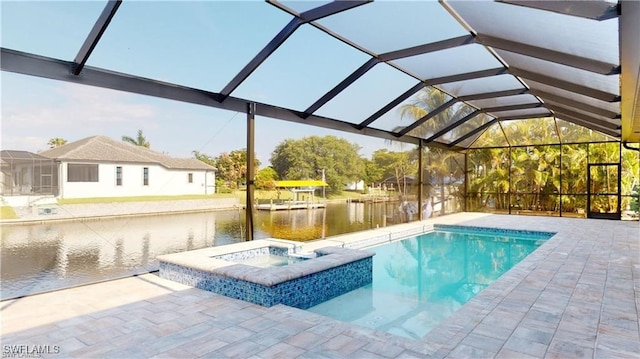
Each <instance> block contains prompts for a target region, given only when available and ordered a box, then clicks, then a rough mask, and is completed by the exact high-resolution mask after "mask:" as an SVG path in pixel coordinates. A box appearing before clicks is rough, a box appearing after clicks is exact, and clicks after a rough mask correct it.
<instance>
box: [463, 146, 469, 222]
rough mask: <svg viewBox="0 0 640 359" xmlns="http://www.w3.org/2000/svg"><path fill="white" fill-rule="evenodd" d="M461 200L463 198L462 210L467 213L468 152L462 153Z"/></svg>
mask: <svg viewBox="0 0 640 359" xmlns="http://www.w3.org/2000/svg"><path fill="white" fill-rule="evenodd" d="M462 198H464V204H463V209H464V211H465V212H467V211H468V207H467V206H468V205H467V203H468V202H469V151H467V152H465V153H464V195H463V196H462Z"/></svg>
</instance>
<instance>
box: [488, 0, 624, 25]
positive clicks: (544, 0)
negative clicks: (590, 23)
mask: <svg viewBox="0 0 640 359" xmlns="http://www.w3.org/2000/svg"><path fill="white" fill-rule="evenodd" d="M496 1H497V2H503V3H507V4H512V5H520V6H524V7H528V8H535V9H539V10H547V11H552V12H555V13H559V14H564V15H570V16H576V17H582V18H585V19H592V20H598V21H602V20H609V19H613V18H616V17H618V16H619V15H620V9H619V7H618V5H617V4H615V3H610V2H607V1H580V2H575V1H549V0H496Z"/></svg>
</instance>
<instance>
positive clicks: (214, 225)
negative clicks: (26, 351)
mask: <svg viewBox="0 0 640 359" xmlns="http://www.w3.org/2000/svg"><path fill="white" fill-rule="evenodd" d="M397 207H398V204H397V203H387V204H384V203H374V204H363V203H328V204H327V208H325V209H314V210H295V211H277V212H269V211H259V212H257V213H256V214H255V219H254V238H255V239H260V238H269V237H274V238H282V239H290V240H296V241H310V240H315V239H320V238H325V237H329V236H333V235H338V234H343V233H350V232H355V231H361V230H366V229H370V228H376V227H384V226H386V225H387V224H393V223H396V222H397V221H398V220H397V219H394V218H398V213H397V212H398V209H397ZM387 222H388V223H387ZM245 230H246V228H245V227H244V212H243V211H239V210H232V211H219V212H206V213H192V214H173V215H163V216H147V217H131V218H119V219H105V220H93V221H74V222H64V223H48V224H33V225H3V226H2V246H1V249H2V250H1V258H0V259H1V261H0V267H1V268H0V278H1V279H2V281H1V298H2V299H8V298H15V297H19V296H24V295H29V294H35V293H40V292H44V291H49V290H54V289H60V288H67V287H72V286H77V285H81V284H87V283H94V282H98V281H102V280H107V279H114V278H120V277H125V276H131V275H134V274H140V273H146V272H150V271H155V270H157V269H158V262H157V261H156V256H158V255H162V254H168V253H175V252H182V251H186V250H191V249H199V248H205V247H211V246H219V245H224V244H229V243H234V242H239V241H243V240H244V238H245Z"/></svg>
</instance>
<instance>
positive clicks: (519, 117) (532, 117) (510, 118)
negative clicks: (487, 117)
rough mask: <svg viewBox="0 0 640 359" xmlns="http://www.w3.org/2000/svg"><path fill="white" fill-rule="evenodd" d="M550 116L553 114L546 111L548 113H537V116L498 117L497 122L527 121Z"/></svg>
mask: <svg viewBox="0 0 640 359" xmlns="http://www.w3.org/2000/svg"><path fill="white" fill-rule="evenodd" d="M550 116H553V113H551V111H548V112H545V113H537V114H533V115H518V116H505V117H498V120H499V121H510V120H528V119H534V118H541V117H550Z"/></svg>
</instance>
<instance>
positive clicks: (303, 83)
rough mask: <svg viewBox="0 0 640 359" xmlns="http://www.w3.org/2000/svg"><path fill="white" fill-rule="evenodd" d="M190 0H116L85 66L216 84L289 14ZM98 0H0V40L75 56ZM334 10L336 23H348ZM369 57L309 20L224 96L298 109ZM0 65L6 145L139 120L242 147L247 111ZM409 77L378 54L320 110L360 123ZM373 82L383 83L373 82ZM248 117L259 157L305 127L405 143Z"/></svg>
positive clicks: (171, 133) (366, 150)
mask: <svg viewBox="0 0 640 359" xmlns="http://www.w3.org/2000/svg"><path fill="white" fill-rule="evenodd" d="M150 4H151V5H152V6H150ZM189 4H190V5H189V6H181V5H180V3H179V2H144V1H129V2H123V3H122V5H121V6H120V8H119V9H118V12H117V13H116V16H115V17H114V19H113V20H112V22H111V24H110V25H109V28H108V29H107V31H106V32H105V34H104V35H103V37H102V39H101V41H100V43H99V44H98V46H97V47H96V48H95V50H94V51H93V53H92V55H91V57H90V58H89V60H88V62H87V66H95V67H100V68H106V69H109V70H113V71H118V72H123V73H128V74H134V75H137V76H142V77H147V78H151V79H156V80H161V81H166V82H171V83H176V84H180V85H185V86H189V87H194V88H198V89H204V90H208V91H214V92H219V91H220V90H221V89H222V88H223V87H224V86H225V85H226V84H227V83H228V82H229V81H230V80H231V79H232V78H233V76H234V75H235V74H236V73H237V72H238V71H240V70H241V69H242V67H243V66H244V65H245V64H246V63H247V62H248V61H249V60H250V59H251V58H252V57H253V56H254V55H255V54H256V53H257V52H258V51H259V50H260V49H262V47H264V46H265V44H267V43H268V42H269V40H271V39H272V38H273V36H275V35H276V34H277V33H278V32H279V31H280V30H281V29H282V28H283V27H284V26H285V25H286V24H287V23H288V22H289V21H290V19H291V16H290V15H288V14H286V13H284V12H282V11H281V10H279V9H276V8H275V7H273V6H271V5H268V4H265V3H262V2H257V1H247V2H213V1H204V2H190V3H189ZM104 5H105V2H103V1H77V2H29V1H27V2H9V1H3V2H2V8H1V13H2V25H1V26H2V47H5V48H9V49H15V50H20V51H26V52H32V53H36V54H39V55H44V56H49V57H53V58H58V59H62V60H66V61H71V60H73V58H74V57H75V55H76V53H77V51H78V49H79V48H80V47H81V45H82V42H83V41H84V38H85V37H86V34H87V33H88V32H89V30H90V29H91V27H92V26H93V23H94V22H95V19H96V18H97V17H98V16H99V14H100V12H101V11H102V9H103V8H104ZM315 5H317V3H316V4H315ZM436 5H437V4H436ZM294 6H307V7H308V6H310V5H309V3H308V2H306V3H295V4H294ZM381 6H386V5H381ZM365 7H366V6H365ZM365 7H363V8H365ZM396 8H397V6H392V7H390V8H389V11H392V10H393V9H396ZM365 15H366V13H365V14H363V15H362V16H365ZM141 19H142V20H141ZM176 19H179V23H178V21H177V20H176ZM332 21H333V22H332V23H331V25H332V26H335V27H336V28H341V27H342V28H345V24H346V23H347V22H346V21H347V20H346V19H345V20H344V21H343V22H342V24H341V19H340V18H337V19H332ZM240 22H242V24H243V25H242V26H238V24H239V23H240ZM346 28H347V29H350V28H349V27H348V26H347V27H346ZM231 29H233V31H231ZM351 31H361V30H351ZM352 35H353V36H358V34H357V33H354V34H352ZM430 36H433V35H430ZM442 36H449V34H444V35H442ZM422 40H423V39H415V41H418V42H419V41H422ZM406 45H408V44H402V46H406ZM409 45H410V44H409ZM385 50H387V49H386V48H385ZM367 60H368V56H367V55H364V54H363V53H361V52H359V51H357V50H354V49H353V48H351V47H349V46H347V45H345V44H343V43H341V42H339V41H335V40H334V39H332V38H330V37H329V36H328V35H326V34H324V33H322V32H319V31H317V30H316V29H314V28H311V27H310V26H307V25H305V26H302V27H301V28H299V29H298V30H297V31H296V32H295V33H294V34H293V35H292V36H291V37H290V38H289V39H288V41H287V42H286V43H285V44H284V45H283V46H281V47H280V48H279V49H278V50H277V51H276V52H275V53H274V54H272V56H270V57H269V58H268V59H267V60H266V61H265V62H264V63H263V64H262V65H261V66H260V68H258V70H256V71H255V72H254V73H253V74H252V75H251V76H250V77H249V79H247V80H246V81H245V82H243V83H242V84H241V85H240V86H239V87H238V88H237V89H236V90H235V91H234V92H233V93H232V96H234V97H239V98H245V99H251V100H255V101H259V102H264V103H269V104H273V105H276V106H282V107H286V108H292V109H296V110H304V109H306V108H307V107H308V106H310V105H311V104H312V103H313V102H314V101H315V100H316V99H318V98H320V97H321V96H322V95H323V94H324V93H326V92H327V91H329V90H330V89H331V88H333V87H334V86H335V85H336V84H338V83H339V82H340V80H342V79H343V78H344V77H345V76H347V75H348V74H350V73H351V72H352V71H354V70H355V69H357V68H358V67H359V66H361V65H362V64H363V63H365V62H366V61H367ZM0 76H1V78H0V84H1V86H2V87H1V91H2V93H1V94H2V98H1V100H2V110H1V115H2V118H1V119H2V124H1V125H2V136H1V141H2V142H1V147H2V149H12V150H27V151H32V152H38V151H42V150H46V149H47V148H48V147H47V142H48V141H49V139H51V138H54V137H62V138H64V139H66V140H67V141H69V142H72V141H75V140H79V139H82V138H85V137H90V136H95V135H105V136H109V137H111V138H114V139H120V138H121V137H122V136H125V135H126V136H131V137H135V135H136V132H137V131H138V130H139V129H141V130H142V131H143V133H144V135H145V137H146V138H147V140H149V142H150V143H151V148H152V149H153V150H156V151H159V152H164V153H166V154H168V155H170V156H173V157H191V156H192V152H193V151H200V152H202V153H205V154H208V155H210V156H217V155H219V154H220V153H222V152H229V151H232V150H237V149H241V148H245V147H246V115H245V114H244V113H235V112H230V111H223V110H217V109H213V108H209V107H204V106H197V105H191V104H184V103H179V102H176V101H170V100H164V99H157V98H152V97H147V96H142V95H136V94H130V93H124V92H118V91H113V90H106V89H101V88H96V87H90V86H80V85H75V84H71V83H65V82H60V81H53V80H46V79H40V78H35V77H30V76H23V75H18V74H13V73H7V72H1V73H0ZM416 82H417V81H416V80H415V79H413V78H411V77H409V76H407V75H405V74H402V73H399V72H398V71H395V70H392V68H391V67H389V66H388V65H386V64H381V65H378V66H376V67H374V69H373V70H371V71H369V72H368V73H367V74H365V75H364V76H363V77H362V78H361V79H360V80H359V81H358V82H357V83H356V84H354V85H353V86H351V87H349V88H348V89H347V90H346V91H344V92H343V93H342V94H340V95H339V96H337V97H336V98H335V99H334V100H332V101H331V102H329V103H328V104H327V105H325V106H323V107H322V108H320V110H319V111H318V112H317V114H319V115H322V116H328V117H333V118H339V119H342V120H347V121H351V122H354V123H359V122H361V121H362V120H364V119H366V118H367V117H368V116H369V115H371V114H373V113H374V112H375V111H377V110H378V109H379V108H380V107H382V106H384V105H385V104H386V103H388V102H389V101H391V100H392V99H393V98H394V97H395V96H397V95H398V94H399V93H402V92H404V91H405V90H406V89H408V88H410V87H412V86H413V85H415V83H416ZM380 88H384V89H385V91H375V89H380ZM398 113H399V112H398V111H391V113H390V114H389V115H385V116H384V117H383V118H381V119H380V120H379V121H376V123H377V126H379V128H382V129H386V130H390V129H392V128H393V127H395V126H397V125H398V123H397V122H396V120H397V116H398ZM255 126H256V127H255V129H256V152H257V156H258V159H259V160H260V161H261V163H262V164H263V165H268V162H269V157H270V156H271V152H272V151H273V149H274V148H275V146H277V145H278V144H279V143H281V142H282V141H284V140H285V139H287V138H302V137H305V136H310V135H319V136H323V135H336V136H338V137H342V138H345V139H347V140H349V141H350V142H354V143H357V144H358V145H359V146H361V148H362V149H361V152H360V154H361V155H363V156H365V157H370V156H371V153H373V152H374V151H375V150H377V149H379V148H391V149H395V150H401V149H402V148H401V147H400V146H398V145H389V143H387V142H385V141H384V140H382V139H378V138H372V137H366V136H358V135H352V134H346V133H342V132H337V131H331V130H325V129H322V128H317V127H311V126H305V125H300V124H295V123H291V122H286V121H281V120H275V119H269V118H264V117H258V118H257V119H256V125H255ZM405 147H406V146H405Z"/></svg>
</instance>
